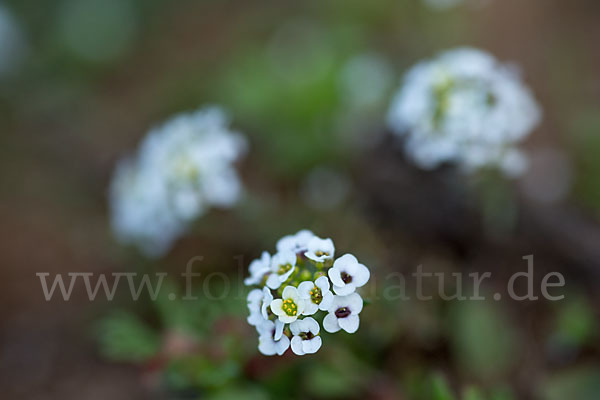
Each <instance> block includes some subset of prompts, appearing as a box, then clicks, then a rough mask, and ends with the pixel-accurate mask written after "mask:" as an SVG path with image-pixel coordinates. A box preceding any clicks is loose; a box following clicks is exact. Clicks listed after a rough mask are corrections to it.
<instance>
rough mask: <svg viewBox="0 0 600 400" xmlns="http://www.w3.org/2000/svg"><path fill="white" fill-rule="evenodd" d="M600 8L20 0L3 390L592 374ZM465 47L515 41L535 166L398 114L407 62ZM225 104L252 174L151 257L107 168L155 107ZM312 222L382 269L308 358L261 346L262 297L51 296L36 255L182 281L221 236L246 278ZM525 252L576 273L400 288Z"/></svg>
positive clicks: (4, 206)
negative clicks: (462, 153) (544, 283)
mask: <svg viewBox="0 0 600 400" xmlns="http://www.w3.org/2000/svg"><path fill="white" fill-rule="evenodd" d="M432 2H433V1H432ZM439 3H443V2H441V1H440V2H439ZM446 3H452V2H446ZM599 17H600V3H598V2H597V1H595V0H572V1H568V2H567V1H564V0H529V1H520V0H489V1H468V0H467V1H464V2H462V3H461V4H457V5H456V6H453V7H448V8H445V7H432V6H430V5H429V4H428V3H427V2H426V1H424V0H405V1H393V0H377V1H361V0H346V1H344V2H336V1H330V0H321V1H312V0H310V1H301V2H288V1H281V0H279V1H257V2H247V1H233V0H230V1H227V0H222V1H219V0H205V1H191V0H180V1H177V2H173V1H171V2H168V1H164V0H60V1H58V0H56V1H55V0H47V1H38V0H3V1H2V3H0V130H1V133H0V177H1V182H2V185H1V186H0V268H1V272H2V278H1V279H0V304H2V307H1V308H0V310H1V315H0V321H1V324H0V389H2V393H3V394H2V397H3V398H6V399H106V398H112V399H114V400H117V399H138V398H139V399H142V398H143V399H203V398H210V399H246V398H247V399H271V398H279V399H282V398H283V399H291V398H319V399H320V398H335V399H343V398H348V399H354V398H357V399H358V398H361V399H365V398H367V399H440V400H442V399H448V400H450V399H473V400H475V399H493V400H505V399H506V400H509V399H547V400H554V399H564V398H570V399H589V400H591V399H596V398H598V393H599V392H600V342H599V340H598V322H599V318H598V317H599V315H598V314H599V312H600V307H599V306H600V297H599V293H600V292H599V290H598V289H599V288H600V281H599V276H600V224H599V223H598V222H599V216H600V179H599V178H598V177H599V176H600V75H599V73H598V71H600V52H599V51H598V43H599V40H600V24H598V18H599ZM464 45H469V46H474V47H478V48H481V49H483V50H486V51H489V52H490V53H492V54H493V55H495V56H496V57H497V58H498V59H499V60H501V61H503V62H505V61H506V62H514V63H515V65H518V67H519V68H520V70H521V73H522V76H523V80H524V82H525V83H526V84H527V85H528V86H529V87H531V89H532V90H533V92H534V93H535V96H536V98H537V99H538V102H539V103H540V105H541V107H542V109H543V112H544V117H543V122H542V124H541V125H540V126H539V127H538V129H537V130H536V131H535V132H534V133H533V134H532V135H531V136H530V137H529V138H528V139H527V141H526V142H525V143H524V145H523V148H524V150H525V151H527V153H528V154H529V156H530V157H531V166H530V169H529V171H528V172H527V174H526V175H525V176H524V177H522V178H521V179H520V180H517V181H506V180H501V179H497V180H494V181H493V182H492V183H490V182H489V181H477V180H474V179H468V178H466V177H464V176H462V175H460V174H459V173H457V172H456V171H454V170H452V169H451V168H442V169H439V170H436V171H434V172H423V171H420V170H418V169H416V168H415V167H413V166H411V165H410V164H409V163H408V162H406V160H405V159H404V156H403V154H402V151H401V150H399V149H398V148H397V146H394V145H393V143H392V142H393V140H392V139H391V138H390V133H389V132H387V130H386V128H385V124H384V120H385V113H386V110H387V107H388V105H389V102H390V98H391V96H392V94H393V92H394V91H395V90H396V89H397V88H398V86H399V84H400V81H401V78H402V75H403V73H404V72H405V71H406V70H407V68H409V67H410V66H411V65H413V64H414V63H416V62H418V61H419V60H421V59H423V58H430V57H432V56H433V55H435V54H436V53H438V52H439V51H442V50H446V49H449V48H454V47H457V46H464ZM207 104H220V105H222V106H223V107H225V108H226V109H228V110H229V111H230V113H231V115H232V117H233V125H234V127H235V129H237V130H239V131H240V132H243V133H244V134H245V135H246V136H247V137H248V140H249V149H250V150H249V151H248V154H247V156H246V157H245V159H244V160H243V161H242V162H241V163H240V164H239V168H238V169H239V171H240V174H241V176H242V181H243V182H244V186H245V190H246V194H245V198H244V200H243V201H242V202H241V203H240V204H239V206H238V207H237V208H235V209H233V210H229V211H218V210H214V211H211V212H210V213H209V214H207V215H205V216H204V217H202V218H201V219H200V220H198V223H197V224H196V225H195V226H194V229H193V230H192V232H190V233H189V234H188V235H187V236H186V237H185V238H183V239H181V240H179V241H178V242H177V244H176V246H175V247H174V248H173V249H172V251H171V252H170V253H169V254H168V255H167V256H166V257H164V258H162V259H160V260H154V261H148V260H146V259H145V258H144V257H142V256H141V255H140V254H138V253H136V252H135V250H133V249H129V248H124V247H122V246H120V245H118V244H117V243H116V242H115V240H114V239H113V237H112V235H111V231H110V226H109V219H108V209H107V207H108V206H107V187H108V184H109V181H110V177H111V174H112V171H113V168H114V166H115V164H116V162H117V161H118V160H119V159H120V158H122V157H123V156H126V155H128V154H130V153H131V152H132V151H134V149H135V147H136V146H137V144H138V143H139V141H140V140H141V139H142V138H143V136H144V135H145V133H146V132H147V130H148V129H149V128H150V127H152V126H153V125H155V124H157V123H159V122H161V121H164V120H165V119H167V118H169V117H170V116H171V115H173V114H175V113H178V112H182V111H190V110H193V109H196V108H197V107H199V106H202V105H207ZM302 228H307V229H311V230H313V231H314V232H315V233H316V234H317V235H319V236H322V237H331V238H333V240H334V241H335V243H336V250H337V251H338V254H343V253H345V252H352V253H353V254H356V255H357V256H358V257H359V259H360V260H361V262H363V263H364V264H366V265H368V266H369V267H370V268H371V271H372V277H373V279H372V280H373V284H372V286H371V287H370V288H369V290H368V293H369V295H368V296H367V297H369V296H370V297H371V304H370V305H369V306H368V307H367V308H366V309H365V311H364V312H363V314H362V316H363V318H362V320H363V321H362V323H361V328H360V330H359V331H358V333H356V334H355V335H337V336H336V337H335V339H333V338H330V340H329V341H327V340H328V337H327V336H325V337H324V342H326V345H325V346H323V349H322V350H321V351H320V352H319V353H317V354H316V355H314V356H307V357H296V356H294V355H293V354H290V353H289V352H288V353H287V354H286V355H285V356H283V357H271V358H267V357H264V356H262V355H260V354H259V353H258V351H257V350H256V343H257V335H256V333H255V332H254V329H253V328H252V327H250V326H248V325H247V324H246V321H245V318H246V313H247V310H246V305H245V297H244V296H243V295H241V296H240V295H236V296H228V297H226V298H225V299H221V300H219V301H216V300H211V299H207V298H202V299H201V300H199V301H196V302H180V301H169V300H168V299H165V298H163V297H159V299H158V301H155V302H152V301H149V300H148V299H145V298H144V297H142V298H141V299H140V300H139V301H136V302H133V301H131V297H130V295H129V292H128V290H127V288H125V287H124V288H123V290H122V291H119V292H117V295H116V297H115V300H114V301H112V302H108V301H103V300H96V301H89V300H88V298H87V295H86V293H85V288H84V287H83V286H82V285H79V286H76V287H75V289H74V292H73V296H72V298H71V300H70V301H67V302H65V301H63V300H62V299H59V298H55V299H53V300H52V301H49V302H47V301H46V300H45V299H44V296H43V293H42V290H41V287H40V281H39V279H38V278H37V277H36V275H35V273H36V272H49V273H50V274H51V277H53V276H54V274H58V273H63V274H66V273H68V272H93V273H95V274H99V273H111V272H139V273H143V272H153V271H169V272H171V276H172V277H173V279H171V280H169V281H168V282H167V283H166V285H169V286H170V287H172V291H181V284H182V282H181V280H180V279H178V277H179V273H181V272H183V271H184V270H185V265H186V263H187V262H188V260H190V259H191V258H192V257H194V256H196V255H202V256H204V261H203V262H202V263H201V264H200V265H198V266H197V267H196V269H197V270H198V271H199V272H201V273H203V274H208V273H210V272H211V271H221V272H225V273H227V274H228V275H229V276H230V277H231V279H232V282H233V285H234V286H235V285H237V284H238V283H239V282H240V281H241V278H242V277H241V275H242V274H243V273H246V272H245V267H246V266H247V265H248V263H249V262H250V261H251V260H252V259H253V258H256V257H258V256H259V255H260V253H261V251H262V250H267V251H270V252H273V251H274V246H275V242H276V240H277V239H278V238H279V237H281V236H283V235H285V234H289V233H293V232H296V231H298V230H299V229H302ZM528 254H533V255H534V256H535V265H536V270H535V282H536V285H537V286H536V287H538V288H539V282H540V281H541V279H542V277H543V275H544V274H545V273H546V272H549V271H558V272H560V273H562V274H563V275H564V276H565V279H566V286H565V287H564V288H563V291H562V293H563V294H564V295H565V299H564V300H562V301H557V302H549V301H544V300H540V301H535V302H516V301H508V300H502V301H489V302H488V301H483V302H453V301H442V300H441V299H437V298H436V299H434V300H432V301H427V302H424V301H402V300H399V299H397V300H394V299H390V296H389V294H390V292H389V291H388V292H387V294H388V296H387V299H386V298H384V296H383V294H385V293H386V292H385V291H386V289H390V287H389V285H397V284H398V283H397V281H393V280H390V279H386V277H389V276H390V274H393V273H397V272H401V273H404V274H407V275H409V274H410V273H411V272H412V271H414V270H415V268H416V266H417V265H420V264H422V265H423V266H424V269H425V270H429V271H435V272H446V273H451V272H463V273H465V274H466V273H469V272H477V271H479V272H483V271H491V272H492V273H493V278H492V279H490V280H489V281H486V283H485V284H484V285H483V287H482V290H484V292H495V291H496V289H498V288H502V287H505V286H506V282H507V281H508V279H509V277H510V275H511V274H513V273H515V272H518V271H524V270H525V268H526V264H525V262H524V261H523V260H522V257H523V256H525V255H528ZM234 257H241V258H234ZM240 259H241V260H242V261H241V262H242V263H243V266H244V269H240V268H239V266H238V263H239V260H240ZM199 282H200V280H199ZM221 283H222V282H221ZM446 283H447V285H448V293H451V291H452V289H453V288H452V284H453V282H452V281H448V282H446ZM197 286H199V287H200V286H201V284H198V285H197ZM213 286H214V287H213ZM211 287H212V289H211V290H214V291H215V293H219V292H218V291H219V290H223V287H219V282H218V280H217V279H215V280H214V282H212V281H211ZM236 288H237V286H236ZM392 289H393V288H392ZM392 289H390V290H392ZM236 290H237V289H236ZM239 290H244V289H242V288H239ZM466 290H468V286H467V287H466ZM407 291H408V293H412V292H411V290H410V288H409V289H408V290H407ZM164 292H165V293H169V291H164ZM234 292H235V290H234ZM236 293H237V292H236Z"/></svg>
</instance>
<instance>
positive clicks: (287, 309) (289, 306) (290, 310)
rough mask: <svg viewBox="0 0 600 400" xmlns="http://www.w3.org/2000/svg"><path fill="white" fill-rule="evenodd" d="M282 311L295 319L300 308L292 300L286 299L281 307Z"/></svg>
mask: <svg viewBox="0 0 600 400" xmlns="http://www.w3.org/2000/svg"><path fill="white" fill-rule="evenodd" d="M281 309H282V310H283V312H284V313H286V314H287V315H289V316H290V317H294V316H296V315H297V314H298V306H297V305H296V303H294V301H293V300H291V299H285V300H284V301H283V304H282V305H281Z"/></svg>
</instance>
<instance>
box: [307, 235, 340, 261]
mask: <svg viewBox="0 0 600 400" xmlns="http://www.w3.org/2000/svg"><path fill="white" fill-rule="evenodd" d="M307 247H308V251H307V252H305V253H304V255H305V256H306V257H307V258H309V259H311V260H313V261H316V262H324V261H325V260H331V259H332V258H333V254H334V252H335V248H334V246H333V240H331V239H321V238H320V237H318V236H314V237H313V238H312V239H310V240H309V241H308V244H307Z"/></svg>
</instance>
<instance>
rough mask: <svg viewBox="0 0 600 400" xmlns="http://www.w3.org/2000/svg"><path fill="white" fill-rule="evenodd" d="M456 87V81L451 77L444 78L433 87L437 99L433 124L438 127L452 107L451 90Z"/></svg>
mask: <svg viewBox="0 0 600 400" xmlns="http://www.w3.org/2000/svg"><path fill="white" fill-rule="evenodd" d="M453 89H454V82H452V80H450V79H447V78H446V79H444V80H443V81H441V82H439V83H438V84H437V85H435V86H434V88H433V94H434V97H435V100H436V105H435V109H434V111H433V126H434V127H435V128H436V129H438V128H439V127H440V125H441V124H442V120H443V119H444V116H445V114H446V111H447V110H448V107H450V92H451V91H452V90H453Z"/></svg>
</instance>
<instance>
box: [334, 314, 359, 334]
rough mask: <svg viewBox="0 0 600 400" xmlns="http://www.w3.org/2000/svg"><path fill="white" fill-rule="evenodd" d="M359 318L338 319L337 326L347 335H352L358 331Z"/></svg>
mask: <svg viewBox="0 0 600 400" xmlns="http://www.w3.org/2000/svg"><path fill="white" fill-rule="evenodd" d="M359 323H360V318H359V317H358V315H349V316H347V317H346V318H338V324H339V325H340V328H342V329H343V330H345V331H346V332H348V333H354V332H356V331H357V330H358V325H359Z"/></svg>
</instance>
